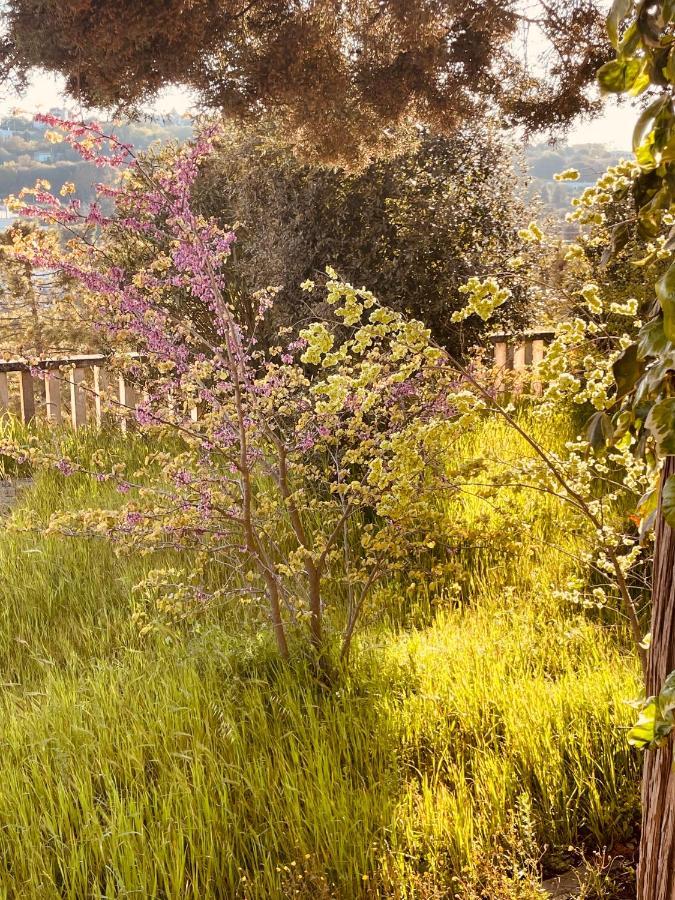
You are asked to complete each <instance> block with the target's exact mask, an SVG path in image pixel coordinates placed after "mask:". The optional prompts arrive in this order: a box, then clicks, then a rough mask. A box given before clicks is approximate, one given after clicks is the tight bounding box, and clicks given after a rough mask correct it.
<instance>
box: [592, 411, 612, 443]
mask: <svg viewBox="0 0 675 900" xmlns="http://www.w3.org/2000/svg"><path fill="white" fill-rule="evenodd" d="M613 434H614V428H613V426H612V420H611V419H610V417H609V416H608V415H607V413H606V412H603V411H602V410H601V411H600V412H596V413H593V415H592V416H591V417H590V419H589V420H588V424H587V425H586V436H587V438H588V443H589V444H590V445H591V447H592V448H593V449H594V450H600V449H602V448H604V447H607V446H608V444H609V443H610V442H611V440H612V436H613Z"/></svg>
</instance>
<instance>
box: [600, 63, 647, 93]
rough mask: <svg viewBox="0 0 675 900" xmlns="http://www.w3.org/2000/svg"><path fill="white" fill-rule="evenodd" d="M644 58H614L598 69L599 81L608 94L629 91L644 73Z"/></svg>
mask: <svg viewBox="0 0 675 900" xmlns="http://www.w3.org/2000/svg"><path fill="white" fill-rule="evenodd" d="M642 68H643V60H641V59H636V58H635V57H631V58H629V59H612V60H610V62H608V63H605V64H604V66H600V68H599V69H598V81H599V82H600V87H601V89H602V90H603V91H604V92H605V93H606V94H622V93H624V91H629V90H630V89H631V88H632V87H633V86H634V85H635V82H636V81H637V80H638V78H639V77H640V75H641V74H642Z"/></svg>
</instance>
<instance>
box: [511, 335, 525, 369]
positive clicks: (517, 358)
mask: <svg viewBox="0 0 675 900" xmlns="http://www.w3.org/2000/svg"><path fill="white" fill-rule="evenodd" d="M513 368H514V370H515V371H516V372H519V371H520V370H521V369H524V368H525V344H524V343H522V342H521V343H519V344H518V345H517V346H516V348H515V349H514V351H513Z"/></svg>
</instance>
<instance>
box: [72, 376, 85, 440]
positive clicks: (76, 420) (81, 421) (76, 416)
mask: <svg viewBox="0 0 675 900" xmlns="http://www.w3.org/2000/svg"><path fill="white" fill-rule="evenodd" d="M84 377H85V370H84V369H82V368H80V367H79V366H76V367H75V368H74V369H73V371H72V374H71V376H70V417H71V419H72V422H73V428H81V427H82V426H83V425H86V424H87V398H86V395H85V392H84V387H83V386H82V382H83V381H84Z"/></svg>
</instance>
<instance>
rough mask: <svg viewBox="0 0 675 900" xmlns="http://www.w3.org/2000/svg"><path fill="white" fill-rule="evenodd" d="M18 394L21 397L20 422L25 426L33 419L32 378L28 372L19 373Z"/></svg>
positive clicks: (33, 397)
mask: <svg viewBox="0 0 675 900" xmlns="http://www.w3.org/2000/svg"><path fill="white" fill-rule="evenodd" d="M19 394H20V397H21V421H22V422H24V423H25V424H26V425H27V424H28V423H29V422H32V421H33V419H34V418H35V393H34V390H33V376H32V375H31V373H30V372H28V371H22V372H21V373H20V384H19Z"/></svg>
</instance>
